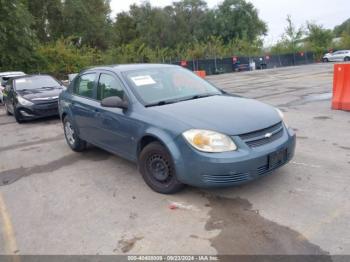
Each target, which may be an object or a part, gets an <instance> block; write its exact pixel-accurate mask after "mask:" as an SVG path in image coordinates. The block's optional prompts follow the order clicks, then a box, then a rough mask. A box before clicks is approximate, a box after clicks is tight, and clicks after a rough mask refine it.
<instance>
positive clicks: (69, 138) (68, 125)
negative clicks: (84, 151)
mask: <svg viewBox="0 0 350 262" xmlns="http://www.w3.org/2000/svg"><path fill="white" fill-rule="evenodd" d="M64 131H65V132H64V133H65V135H66V138H67V141H68V143H69V144H70V145H71V146H73V145H74V143H75V138H74V129H73V127H72V125H71V123H69V121H67V122H66V123H65V125H64Z"/></svg>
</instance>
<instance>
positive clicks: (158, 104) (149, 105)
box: [145, 100, 179, 107]
mask: <svg viewBox="0 0 350 262" xmlns="http://www.w3.org/2000/svg"><path fill="white" fill-rule="evenodd" d="M177 102H179V100H168V101H166V100H163V101H159V102H155V103H151V104H147V105H145V107H152V106H164V105H169V104H174V103H177Z"/></svg>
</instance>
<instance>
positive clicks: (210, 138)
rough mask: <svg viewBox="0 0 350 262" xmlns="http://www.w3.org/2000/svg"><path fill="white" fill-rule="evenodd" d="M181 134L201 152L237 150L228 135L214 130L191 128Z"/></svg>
mask: <svg viewBox="0 0 350 262" xmlns="http://www.w3.org/2000/svg"><path fill="white" fill-rule="evenodd" d="M182 135H183V136H184V138H185V139H186V140H187V141H188V142H189V143H190V144H191V145H192V146H193V147H194V148H196V149H198V150H199V151H202V152H209V153H222V152H228V151H235V150H237V146H236V145H235V143H234V142H233V141H232V139H231V138H230V137H229V136H227V135H224V134H220V133H218V132H215V131H210V130H200V129H191V130H188V131H186V132H184V133H183V134H182Z"/></svg>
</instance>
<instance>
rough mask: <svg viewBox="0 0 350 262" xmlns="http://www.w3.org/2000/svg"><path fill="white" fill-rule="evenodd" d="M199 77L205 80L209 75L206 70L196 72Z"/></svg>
mask: <svg viewBox="0 0 350 262" xmlns="http://www.w3.org/2000/svg"><path fill="white" fill-rule="evenodd" d="M194 72H195V73H196V74H197V75H198V76H200V77H201V78H205V77H206V76H207V73H206V72H205V71H204V70H200V71H194Z"/></svg>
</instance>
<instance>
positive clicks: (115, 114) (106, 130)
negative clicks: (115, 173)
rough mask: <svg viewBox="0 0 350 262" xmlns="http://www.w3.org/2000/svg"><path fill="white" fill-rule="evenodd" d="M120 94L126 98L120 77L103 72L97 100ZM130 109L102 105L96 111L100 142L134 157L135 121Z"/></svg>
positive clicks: (119, 152) (104, 146)
mask: <svg viewBox="0 0 350 262" xmlns="http://www.w3.org/2000/svg"><path fill="white" fill-rule="evenodd" d="M111 96H118V97H120V98H121V99H122V100H126V99H127V96H126V94H125V89H124V87H123V84H122V82H121V81H120V80H119V78H118V77H117V76H116V75H114V74H112V73H101V74H100V77H99V80H98V85H97V100H98V101H102V100H103V99H104V98H107V97H111ZM129 114H130V112H129V110H127V109H121V108H104V107H102V106H100V108H99V109H98V110H96V113H95V119H96V120H97V121H98V123H99V124H98V130H96V132H97V134H96V136H98V140H99V141H98V143H99V144H100V145H101V146H102V147H103V148H106V149H108V150H109V151H112V152H115V153H116V154H119V155H121V156H124V157H126V158H130V159H131V158H133V155H132V153H133V148H134V146H135V145H134V143H135V141H134V139H133V133H135V132H136V130H135V128H133V126H134V123H133V121H132V120H131V119H130V117H129Z"/></svg>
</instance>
